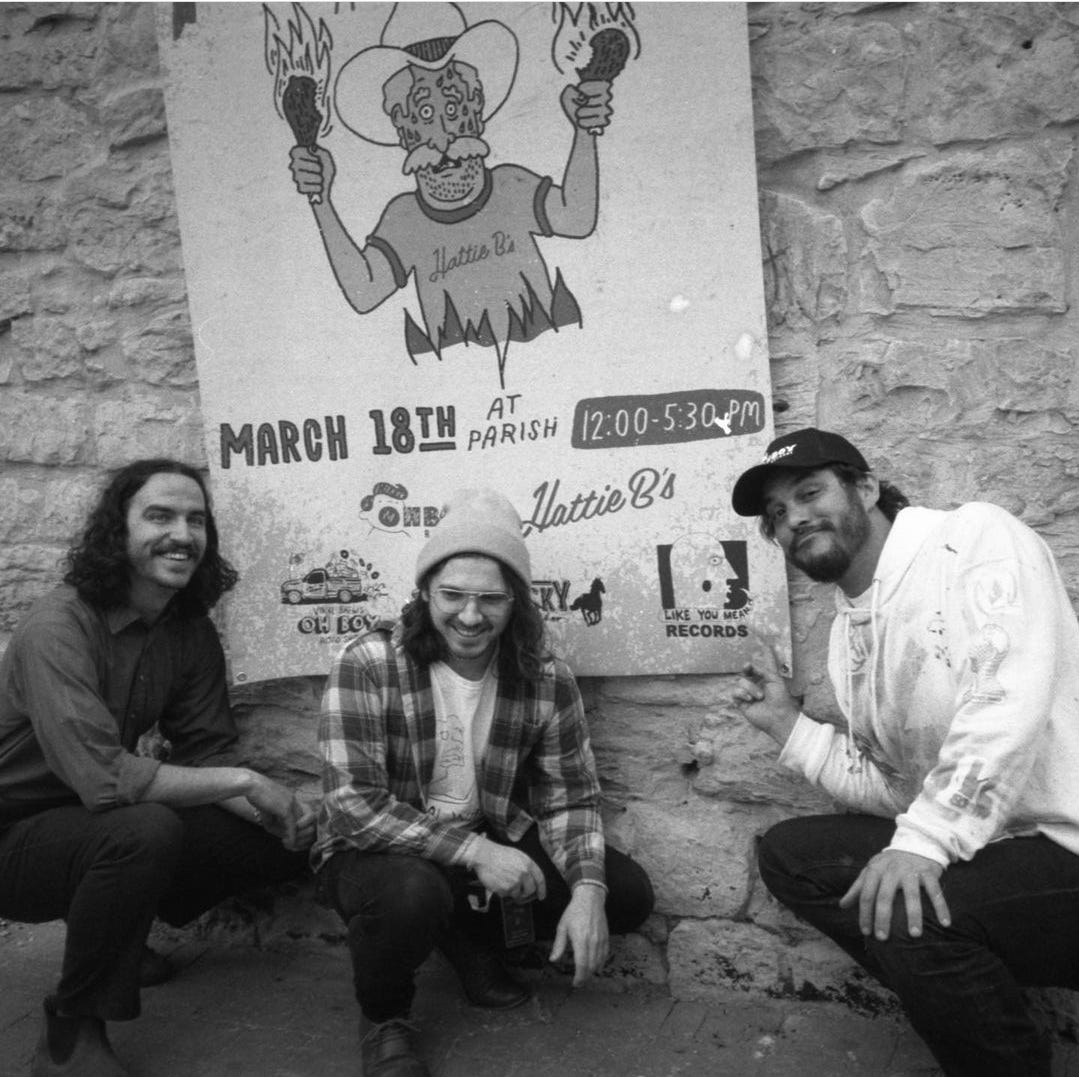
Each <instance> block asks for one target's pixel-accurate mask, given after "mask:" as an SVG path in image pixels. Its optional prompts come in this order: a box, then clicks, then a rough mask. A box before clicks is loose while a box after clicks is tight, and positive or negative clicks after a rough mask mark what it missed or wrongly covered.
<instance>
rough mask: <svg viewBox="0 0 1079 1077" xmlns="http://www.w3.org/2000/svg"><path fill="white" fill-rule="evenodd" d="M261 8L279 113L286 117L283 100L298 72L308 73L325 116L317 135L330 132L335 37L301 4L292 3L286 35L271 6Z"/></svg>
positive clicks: (316, 101)
mask: <svg viewBox="0 0 1079 1077" xmlns="http://www.w3.org/2000/svg"><path fill="white" fill-rule="evenodd" d="M262 10H263V12H264V13H265V19H264V24H265V32H266V45H265V59H266V70H267V71H269V73H270V74H271V75H272V76H273V80H274V86H273V102H274V108H275V109H276V110H277V114H278V116H280V117H281V118H282V119H287V117H286V116H285V111H284V108H283V106H282V102H283V100H284V97H285V90H286V89H288V85H289V80H290V79H291V78H293V77H294V76H298V75H299V76H306V77H308V78H310V79H312V80H313V81H314V83H315V104H316V106H317V108H318V111H319V113H321V116H322V123H321V125H320V126H319V130H318V135H319V136H320V137H323V136H325V135H328V134H329V133H330V131H331V130H332V128H333V121H332V116H331V109H330V106H329V93H330V53H331V50H332V49H333V37H332V36H331V34H330V30H329V27H327V25H326V23H325V22H324V21H323V20H322V19H319V20H318V23H317V24H316V23H315V20H314V19H313V18H312V17H311V16H310V15H308V13H307V12H306V11H305V10H304V9H303V6H302V5H301V4H293V5H292V16H291V18H289V20H288V22H287V23H286V26H287V35H286V34H285V33H282V31H281V24H280V23H279V22H278V20H277V16H276V15H274V13H273V12H272V11H271V10H270V9H269V7H267V6H266V5H265V4H263V5H262ZM286 36H287V39H288V40H287V42H286Z"/></svg>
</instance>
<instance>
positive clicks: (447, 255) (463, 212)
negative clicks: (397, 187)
mask: <svg viewBox="0 0 1079 1077" xmlns="http://www.w3.org/2000/svg"><path fill="white" fill-rule="evenodd" d="M550 189H551V179H550V177H540V176H537V175H536V174H535V173H534V172H531V171H530V170H529V169H527V168H523V167H521V166H520V165H512V164H506V165H498V166H497V167H495V168H493V169H491V170H490V171H489V172H488V173H487V182H486V184H485V186H484V189H483V192H482V193H481V195H480V196H479V198H477V199H476V201H475V202H473V203H470V204H469V205H467V206H463V207H461V208H458V209H452V210H439V209H436V208H434V207H431V206H429V205H427V204H426V203H425V202H424V200H423V199H422V198H421V197H420V196H419V195H418V194H417V193H415V192H409V193H406V194H401V195H398V196H397V197H396V198H395V199H393V201H392V202H390V204H389V205H388V206H387V207H386V210H385V212H384V213H383V215H382V219H381V220H380V221H379V223H378V226H377V227H376V229H375V230H374V232H373V233H372V234H371V235H370V236H369V237H368V239H367V242H368V244H369V245H370V246H371V247H374V248H376V249H377V250H379V251H381V252H382V254H383V255H384V256H385V257H386V259H387V261H388V262H389V263H390V266H391V268H392V270H393V274H394V279H395V281H396V284H397V287H398V288H403V287H404V286H405V285H406V283H407V281H408V278H409V276H410V275H414V276H415V281H416V292H417V295H418V297H419V302H420V308H421V310H422V312H423V318H424V321H425V322H426V333H424V331H423V330H422V329H421V328H420V327H418V326H416V324H415V322H414V321H413V320H412V319H411V317H408V320H407V322H406V335H407V338H408V345H409V351H410V353H412V354H414V355H415V354H422V353H423V352H428V351H438V352H441V351H442V349H443V348H445V347H448V346H450V345H453V344H458V343H462V342H464V343H479V344H483V345H486V346H490V345H491V344H492V343H493V342H494V341H496V340H497V341H528V340H532V339H534V338H535V337H537V336H538V335H539V334H540V333H542V332H545V331H547V330H549V329H557V328H559V327H560V326H564V325H580V322H581V312H580V308H579V307H578V305H577V301H576V299H575V298H574V296H573V295H572V293H571V292H570V291H569V289H568V288H567V287H566V285H565V283H564V282H563V280H562V277H561V273H559V274H558V276H557V278H556V281H555V282H554V284H552V282H551V280H550V277H549V274H548V272H547V266H546V264H545V262H544V260H543V257H542V256H541V254H540V251H539V248H538V247H537V246H536V241H535V239H534V238H533V237H534V236H535V235H541V236H551V235H553V234H554V231H553V229H552V227H551V224H550V221H549V220H548V218H547V213H546V210H545V208H544V203H545V201H546V198H547V193H548V191H550ZM507 289H515V290H514V291H510V292H509V293H508V292H507ZM406 314H407V312H406Z"/></svg>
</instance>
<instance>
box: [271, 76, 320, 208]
mask: <svg viewBox="0 0 1079 1077" xmlns="http://www.w3.org/2000/svg"><path fill="white" fill-rule="evenodd" d="M317 89H318V87H317V84H316V83H315V80H314V79H313V78H311V77H310V76H308V75H293V76H291V77H290V78H289V80H288V85H287V86H286V87H285V92H284V93H283V94H282V95H281V110H282V111H283V112H284V114H285V119H286V120H288V125H289V127H291V128H292V137H293V138H295V139H296V145H297V146H303V148H304V149H306V150H308V151H310V152H311V153H312V154H314V153H315V152H316V151H317V149H318V143H317V139H318V132H319V128H321V127H322V113H321V112H319V110H318V106H317V105H316V104H315V96H316V92H317ZM309 197H310V200H311V202H313V203H315V202H321V201H322V196H321V195H319V194H312V195H310V196H309Z"/></svg>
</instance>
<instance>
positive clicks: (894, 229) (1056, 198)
mask: <svg viewBox="0 0 1079 1077" xmlns="http://www.w3.org/2000/svg"><path fill="white" fill-rule="evenodd" d="M1073 153H1074V151H1073V147H1072V143H1071V139H1070V138H1060V137H1051V138H1042V139H1037V140H1034V139H1032V140H1029V141H1028V142H1026V143H1024V144H1023V145H1021V146H1013V145H1006V146H997V147H993V148H991V149H989V150H983V151H978V152H975V151H972V150H959V151H955V152H952V153H948V154H945V155H944V156H942V157H941V158H940V159H931V160H924V161H919V162H916V163H914V164H912V165H909V166H907V167H906V168H904V169H903V170H902V172H901V173H900V175H899V178H898V182H897V184H896V187H895V189H894V190H893V191H892V192H891V193H890V194H889V195H888V196H886V197H882V198H877V199H874V200H873V201H871V202H870V203H869V204H868V205H866V206H865V207H864V209H863V210H862V212H861V221H862V224H863V226H864V228H865V230H866V233H867V235H868V237H869V238H868V241H867V242H866V244H865V253H864V255H863V272H864V273H867V274H868V273H870V272H876V273H877V274H879V275H880V279H881V282H882V286H883V289H884V291H885V292H886V295H887V297H888V298H887V299H885V304H886V306H887V305H888V304H890V306H887V309H888V310H890V311H902V310H911V309H924V310H925V311H927V312H928V313H932V314H938V315H941V314H946V315H952V316H955V317H959V318H981V317H985V316H987V315H989V314H996V313H1004V312H1011V313H1019V312H1039V313H1060V312H1062V311H1064V310H1065V309H1066V308H1067V295H1066V286H1067V273H1066V269H1067V255H1066V250H1065V238H1064V235H1063V232H1062V230H1061V221H1060V216H1059V213H1060V199H1061V195H1062V192H1063V189H1064V184H1065V182H1066V180H1067V176H1068V169H1069V165H1070V162H1071V159H1072V156H1073ZM870 290H871V289H870ZM879 298H880V293H879V290H878V299H879ZM867 309H868V310H873V311H876V310H877V309H878V308H877V307H876V306H871V307H867Z"/></svg>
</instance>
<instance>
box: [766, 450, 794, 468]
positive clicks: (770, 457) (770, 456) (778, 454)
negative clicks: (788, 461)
mask: <svg viewBox="0 0 1079 1077" xmlns="http://www.w3.org/2000/svg"><path fill="white" fill-rule="evenodd" d="M794 450H795V446H794V445H784V446H783V448H782V449H776V451H775V452H770V453H767V454H766V455H765V457H764V461H763V462H764V463H766V464H774V463H775V462H776V461H777V460H782V459H783V457H784V456H790V454H791V453H792V452H794Z"/></svg>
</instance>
